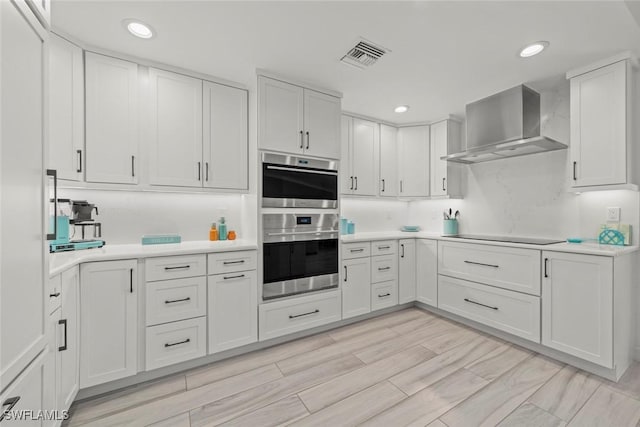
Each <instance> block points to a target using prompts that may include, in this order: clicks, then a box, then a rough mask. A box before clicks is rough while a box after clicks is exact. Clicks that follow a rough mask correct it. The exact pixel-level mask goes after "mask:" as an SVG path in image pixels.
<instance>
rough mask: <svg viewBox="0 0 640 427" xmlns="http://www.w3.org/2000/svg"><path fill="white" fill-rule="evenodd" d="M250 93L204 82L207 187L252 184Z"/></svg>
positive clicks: (204, 149)
mask: <svg viewBox="0 0 640 427" xmlns="http://www.w3.org/2000/svg"><path fill="white" fill-rule="evenodd" d="M247 98H248V93H247V91H246V90H243V89H236V88H233V87H230V86H224V85H220V84H216V83H211V82H207V81H205V82H203V97H202V102H203V112H202V113H203V114H202V117H203V141H202V142H203V161H204V169H203V174H204V178H203V183H204V186H205V187H207V188H227V189H234V190H246V189H248V188H249V171H248V168H249V139H248V119H247V114H248V110H247V108H248V107H247V102H248V101H247Z"/></svg>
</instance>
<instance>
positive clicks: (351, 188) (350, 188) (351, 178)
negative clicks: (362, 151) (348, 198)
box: [349, 176, 353, 190]
mask: <svg viewBox="0 0 640 427" xmlns="http://www.w3.org/2000/svg"><path fill="white" fill-rule="evenodd" d="M349 179H350V180H351V187H349V190H353V177H352V176H350V177H349Z"/></svg>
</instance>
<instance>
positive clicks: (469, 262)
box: [464, 260, 500, 268]
mask: <svg viewBox="0 0 640 427" xmlns="http://www.w3.org/2000/svg"><path fill="white" fill-rule="evenodd" d="M464 262H465V263H466V264H473V265H481V266H483V267H492V268H500V266H499V265H496V264H484V263H482V262H475V261H467V260H465V261H464Z"/></svg>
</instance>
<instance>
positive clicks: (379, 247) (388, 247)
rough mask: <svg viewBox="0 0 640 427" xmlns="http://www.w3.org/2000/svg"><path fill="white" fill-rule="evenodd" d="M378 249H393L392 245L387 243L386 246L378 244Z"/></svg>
mask: <svg viewBox="0 0 640 427" xmlns="http://www.w3.org/2000/svg"><path fill="white" fill-rule="evenodd" d="M378 249H391V246H389V245H386V246H378Z"/></svg>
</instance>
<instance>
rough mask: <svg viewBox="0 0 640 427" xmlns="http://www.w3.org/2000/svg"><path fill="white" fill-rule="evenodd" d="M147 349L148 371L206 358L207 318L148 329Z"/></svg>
mask: <svg viewBox="0 0 640 427" xmlns="http://www.w3.org/2000/svg"><path fill="white" fill-rule="evenodd" d="M146 349H147V358H146V361H147V367H146V370H147V371H149V370H151V369H156V368H161V367H163V366H167V365H172V364H174V363H179V362H184V361H185V360H190V359H195V358H197V357H202V356H204V355H205V354H206V351H207V319H206V317H198V318H196V319H189V320H182V321H180V322H173V323H166V324H164V325H158V326H150V327H148V328H147V339H146Z"/></svg>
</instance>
